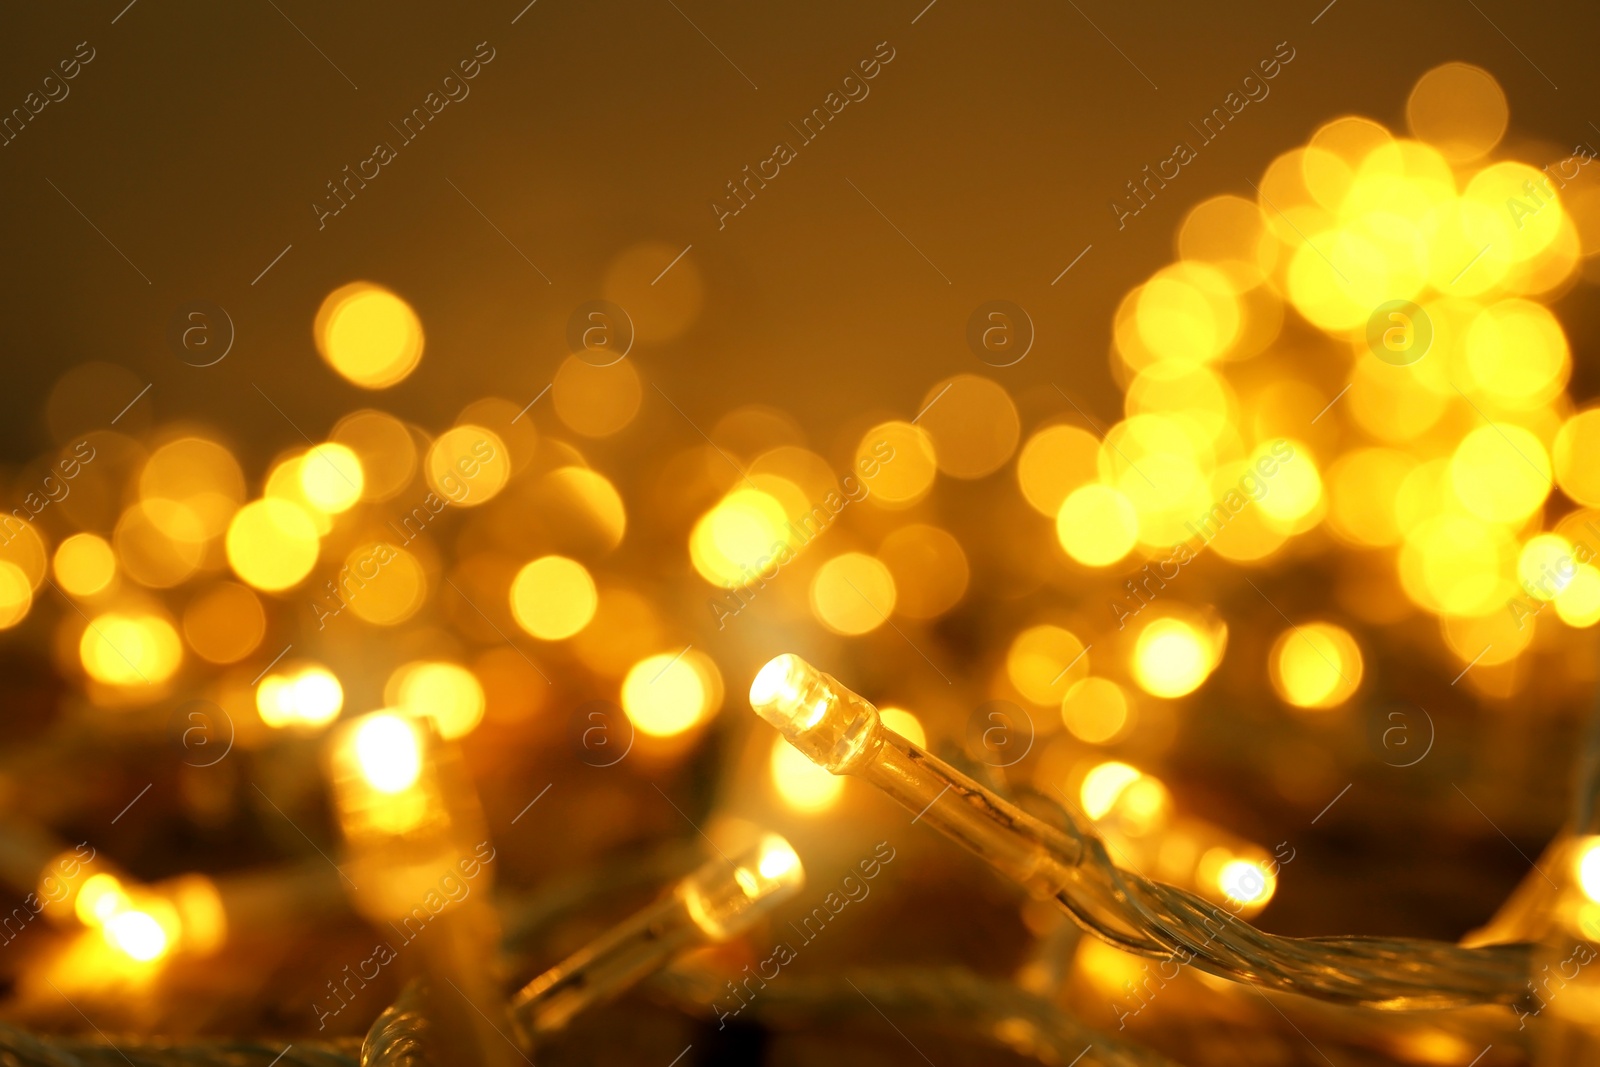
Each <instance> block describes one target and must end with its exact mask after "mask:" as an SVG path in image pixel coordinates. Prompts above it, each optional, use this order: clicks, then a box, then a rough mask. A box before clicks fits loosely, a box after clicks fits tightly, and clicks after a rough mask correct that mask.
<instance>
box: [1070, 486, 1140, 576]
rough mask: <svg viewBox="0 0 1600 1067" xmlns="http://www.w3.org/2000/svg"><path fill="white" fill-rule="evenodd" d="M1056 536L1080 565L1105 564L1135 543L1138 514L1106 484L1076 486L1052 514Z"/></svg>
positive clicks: (1096, 565)
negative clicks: (1059, 507) (1054, 515)
mask: <svg viewBox="0 0 1600 1067" xmlns="http://www.w3.org/2000/svg"><path fill="white" fill-rule="evenodd" d="M1056 538H1057V539H1058V540H1059V541H1060V542H1061V547H1062V548H1064V549H1066V550H1067V555H1069V556H1071V557H1072V558H1073V559H1075V560H1077V561H1078V562H1079V563H1082V564H1083V565H1084V566H1087V567H1109V566H1110V565H1111V564H1113V563H1115V562H1117V561H1118V560H1119V559H1121V558H1122V557H1124V556H1126V555H1127V554H1128V553H1129V552H1131V551H1133V546H1134V545H1135V544H1137V543H1138V540H1139V513H1138V512H1137V511H1135V510H1134V507H1133V504H1132V503H1130V502H1129V500H1128V498H1127V497H1126V496H1124V495H1123V494H1122V493H1121V492H1120V491H1118V490H1116V489H1113V488H1112V487H1111V486H1109V485H1101V484H1099V483H1098V482H1097V483H1094V484H1092V485H1085V486H1080V487H1079V488H1077V489H1074V490H1073V491H1072V492H1071V493H1070V494H1068V496H1067V498H1066V499H1065V500H1064V501H1062V503H1061V510H1060V511H1058V512H1057V513H1056Z"/></svg>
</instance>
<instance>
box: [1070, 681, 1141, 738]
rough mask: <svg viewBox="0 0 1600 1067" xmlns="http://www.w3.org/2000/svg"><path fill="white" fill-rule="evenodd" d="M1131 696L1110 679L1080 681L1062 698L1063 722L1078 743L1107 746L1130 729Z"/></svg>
mask: <svg viewBox="0 0 1600 1067" xmlns="http://www.w3.org/2000/svg"><path fill="white" fill-rule="evenodd" d="M1128 712H1129V708H1128V694H1127V693H1126V692H1124V691H1123V689H1122V687H1121V686H1120V685H1118V684H1117V683H1116V682H1113V681H1112V680H1111V679H1109V678H1080V679H1079V680H1078V681H1076V682H1073V683H1072V685H1071V686H1070V687H1068V689H1067V693H1066V695H1065V696H1064V697H1062V698H1061V721H1062V723H1064V724H1065V725H1066V727H1067V730H1068V731H1069V732H1070V733H1071V734H1072V736H1073V737H1076V738H1077V739H1078V740H1079V741H1082V742H1084V743H1085V744H1090V745H1104V744H1107V743H1109V742H1112V741H1115V740H1116V739H1117V738H1119V737H1121V736H1122V734H1123V733H1124V731H1125V730H1126V729H1127V727H1128V719H1129V714H1128Z"/></svg>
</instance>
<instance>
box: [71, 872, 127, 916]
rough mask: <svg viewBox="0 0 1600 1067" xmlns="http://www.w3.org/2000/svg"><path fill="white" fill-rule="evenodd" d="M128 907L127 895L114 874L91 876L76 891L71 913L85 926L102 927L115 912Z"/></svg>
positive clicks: (102, 873)
mask: <svg viewBox="0 0 1600 1067" xmlns="http://www.w3.org/2000/svg"><path fill="white" fill-rule="evenodd" d="M127 906H128V894H127V893H126V892H125V891H124V890H123V888H122V883H121V882H120V881H118V880H117V876H116V875H114V874H106V873H104V872H101V873H100V874H91V875H90V876H89V877H88V878H87V879H85V880H84V883H83V888H82V889H79V890H78V899H77V900H75V901H73V905H72V907H73V911H74V912H76V913H77V916H78V921H79V922H81V923H83V925H85V926H103V925H104V924H105V923H106V921H107V920H109V919H110V918H111V917H112V916H113V915H115V914H117V912H119V911H122V910H123V909H125V908H126V907H127Z"/></svg>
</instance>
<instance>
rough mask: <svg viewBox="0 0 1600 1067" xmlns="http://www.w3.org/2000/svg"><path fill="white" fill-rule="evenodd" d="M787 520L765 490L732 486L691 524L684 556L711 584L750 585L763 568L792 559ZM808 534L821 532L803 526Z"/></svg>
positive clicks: (725, 585) (734, 586)
mask: <svg viewBox="0 0 1600 1067" xmlns="http://www.w3.org/2000/svg"><path fill="white" fill-rule="evenodd" d="M768 485H769V487H773V488H775V486H773V485H772V483H771V482H769V483H768ZM789 524H790V520H789V516H788V513H787V512H786V511H785V510H784V506H783V504H782V503H780V502H779V500H778V499H777V498H776V497H774V496H773V495H771V494H770V493H767V492H763V491H762V490H760V489H735V490H734V491H733V492H731V493H729V494H728V495H727V496H725V497H723V498H722V499H721V500H720V501H718V502H717V504H716V505H715V506H714V507H712V509H711V510H710V511H708V512H706V513H705V515H703V516H701V518H700V521H699V522H697V523H695V526H694V529H693V530H692V531H691V532H690V534H689V560H690V562H691V563H693V564H694V569H695V570H696V571H698V572H699V573H700V576H701V577H702V578H704V579H705V580H706V581H708V582H710V583H712V584H713V585H719V586H721V587H722V588H724V589H733V588H736V587H738V586H741V585H753V584H755V582H756V581H757V580H758V578H757V576H758V574H759V573H760V572H761V571H762V570H764V569H766V568H768V567H771V566H773V565H774V564H782V563H785V562H787V561H788V559H789V558H792V556H793V554H794V549H793V548H791V547H790V544H789V537H790V525H789ZM813 525H814V523H813ZM807 532H808V533H809V534H811V535H813V536H814V535H815V534H816V533H818V532H820V531H819V530H812V529H810V528H809V527H808V528H807Z"/></svg>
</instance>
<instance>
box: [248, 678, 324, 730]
mask: <svg viewBox="0 0 1600 1067" xmlns="http://www.w3.org/2000/svg"><path fill="white" fill-rule="evenodd" d="M343 707H344V687H343V686H342V685H340V684H339V679H338V677H337V676H336V675H335V674H334V673H333V672H332V671H330V670H328V668H326V667H323V666H321V665H319V664H315V663H312V664H305V665H291V666H288V667H285V668H282V669H280V670H278V671H275V672H273V673H272V674H269V675H267V676H266V677H265V678H263V679H261V681H260V682H258V683H257V684H256V712H257V713H258V714H259V715H260V716H261V721H262V722H264V723H266V724H267V725H268V726H270V727H272V728H273V729H275V730H281V729H284V728H286V727H292V728H297V729H317V728H320V727H323V726H326V725H328V724H329V723H330V722H332V721H333V720H334V719H336V718H338V717H339V712H340V710H341V709H342V708H343Z"/></svg>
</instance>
